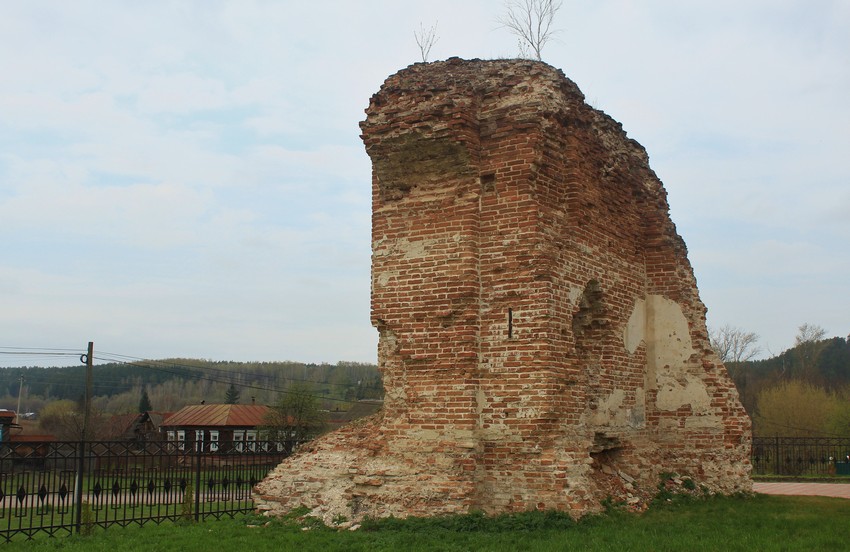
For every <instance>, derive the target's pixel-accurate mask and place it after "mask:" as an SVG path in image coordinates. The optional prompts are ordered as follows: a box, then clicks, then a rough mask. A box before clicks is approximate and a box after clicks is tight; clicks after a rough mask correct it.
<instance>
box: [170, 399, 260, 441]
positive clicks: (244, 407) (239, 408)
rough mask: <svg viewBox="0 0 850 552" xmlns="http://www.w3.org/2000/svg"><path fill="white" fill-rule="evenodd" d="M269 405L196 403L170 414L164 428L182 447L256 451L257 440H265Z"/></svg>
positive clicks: (172, 439) (171, 439) (171, 438)
mask: <svg viewBox="0 0 850 552" xmlns="http://www.w3.org/2000/svg"><path fill="white" fill-rule="evenodd" d="M268 409H269V408H268V407H267V406H264V405H256V404H195V405H190V406H185V407H183V408H181V409H180V410H178V411H177V412H175V413H174V414H172V415H171V416H168V417H167V418H166V419H165V420H164V421H163V422H162V426H161V430H162V432H163V433H164V434H165V438H166V439H167V440H168V441H169V442H172V443H174V444H175V446H176V447H177V448H178V449H179V450H186V451H199V450H203V451H209V452H219V451H221V452H228V451H231V450H234V451H236V452H245V451H252V452H253V451H256V448H257V445H256V441H258V440H262V435H261V428H262V426H263V424H264V418H265V416H266V413H267V412H268ZM263 448H267V446H266V445H265V444H264V445H263Z"/></svg>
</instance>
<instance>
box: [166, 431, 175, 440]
mask: <svg viewBox="0 0 850 552" xmlns="http://www.w3.org/2000/svg"><path fill="white" fill-rule="evenodd" d="M166 439H167V440H169V441H173V440H174V439H175V435H174V432H173V431H167V432H166Z"/></svg>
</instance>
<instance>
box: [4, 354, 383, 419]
mask: <svg viewBox="0 0 850 552" xmlns="http://www.w3.org/2000/svg"><path fill="white" fill-rule="evenodd" d="M21 376H23V378H24V385H23V393H22V395H21V412H22V413H24V412H36V413H37V412H39V411H40V410H41V408H42V407H43V406H44V405H45V404H47V403H48V402H52V401H57V400H62V399H65V400H72V401H81V399H82V397H83V396H84V392H85V366H82V365H77V366H69V367H56V368H6V369H3V370H0V394H1V395H0V408H8V409H13V410H14V409H16V408H17V405H18V390H19V389H20V377H21ZM293 384H305V385H306V388H307V389H309V390H310V392H311V393H313V394H315V395H317V396H320V397H321V398H322V401H323V403H324V407H325V408H327V409H329V410H336V409H339V410H347V409H348V405H349V404H350V403H351V402H352V401H357V400H358V399H364V398H365V399H374V398H381V396H382V394H383V389H382V386H381V378H380V374H379V373H378V370H377V366H375V365H373V364H363V363H357V362H339V363H337V364H302V363H298V362H254V363H244V362H213V361H205V360H193V359H166V360H157V361H138V362H131V363H110V364H100V365H96V366H94V369H93V396H94V399H93V406H94V408H95V409H97V410H98V411H99V412H101V413H105V414H121V413H127V412H136V411H137V410H138V406H139V402H140V400H141V397H142V393H143V391H147V395H148V398H149V400H150V406H151V409H152V410H157V411H175V410H178V409H179V408H181V407H183V406H185V405H186V404H197V403H200V402H201V401H206V402H207V403H224V402H227V401H228V399H230V400H231V402H236V403H242V404H249V403H251V402H252V400H253V401H255V402H256V403H258V404H272V403H274V402H276V401H277V400H278V399H279V397H280V394H281V393H285V392H286V390H287V389H288V388H289V387H290V386H292V385H293Z"/></svg>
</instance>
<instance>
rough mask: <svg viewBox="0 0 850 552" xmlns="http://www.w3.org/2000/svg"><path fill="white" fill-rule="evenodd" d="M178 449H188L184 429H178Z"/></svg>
mask: <svg viewBox="0 0 850 552" xmlns="http://www.w3.org/2000/svg"><path fill="white" fill-rule="evenodd" d="M177 450H186V432H185V431H183V430H182V429H181V430H178V431H177Z"/></svg>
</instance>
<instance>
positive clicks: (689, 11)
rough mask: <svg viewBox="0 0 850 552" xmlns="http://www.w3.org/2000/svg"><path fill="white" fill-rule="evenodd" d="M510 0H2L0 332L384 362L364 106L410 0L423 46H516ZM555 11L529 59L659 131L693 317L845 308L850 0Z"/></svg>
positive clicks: (764, 337) (413, 53)
mask: <svg viewBox="0 0 850 552" xmlns="http://www.w3.org/2000/svg"><path fill="white" fill-rule="evenodd" d="M501 6H502V4H501V2H498V1H494V0H490V1H483V0H429V1H428V2H422V1H406V0H396V1H392V2H390V1H389V0H358V1H356V2H352V1H342V0H340V1H322V0H315V1H312V2H290V1H282V0H281V1H248V0H238V1H233V2H223V1H209V0H204V1H197V2H192V1H188V0H187V1H176V2H160V1H156V0H152V1H146V2H131V1H123V2H122V1H108V2H107V1H101V2H89V1H84V0H75V1H74V2H66V1H58V0H57V1H37V0H31V1H27V2H14V1H4V2H0V347H11V348H25V347H26V348H29V347H48V348H79V349H81V350H82V349H84V348H85V345H86V343H87V342H88V341H94V342H95V350H96V354H97V351H105V352H110V353H116V354H122V355H130V356H135V357H143V358H164V357H196V358H208V359H213V360H246V361H247V360H296V361H305V362H336V361H339V360H353V361H364V362H374V361H375V360H376V358H377V352H376V342H377V333H376V331H375V330H374V329H373V328H372V327H371V325H370V323H369V256H370V244H369V242H370V163H369V159H368V157H367V156H366V154H365V152H364V149H363V146H362V143H361V141H360V139H359V128H358V122H359V121H360V120H362V119H363V118H364V113H363V110H364V109H365V108H366V106H367V105H368V100H369V97H370V96H371V95H372V94H373V93H374V92H376V91H377V90H378V88H379V87H380V85H381V83H382V82H383V81H384V79H385V78H386V77H387V76H389V75H390V74H392V73H395V72H396V71H398V70H399V69H401V68H403V67H405V66H407V65H409V64H411V63H413V62H416V61H418V60H419V50H418V48H417V46H416V42H415V40H414V37H413V31H414V29H416V28H418V27H419V24H420V22H421V23H423V24H424V25H425V26H430V25H432V24H434V23H436V24H437V34H438V36H439V40H438V42H437V43H436V45H435V46H434V48H433V50H432V52H431V58H432V59H445V58H448V57H451V56H460V57H463V58H497V57H514V56H515V55H516V53H517V51H518V49H517V46H516V40H515V39H514V38H513V37H512V35H510V34H509V33H508V32H507V31H506V30H504V29H501V28H499V26H498V23H496V19H497V17H498V16H499V15H500V12H501V11H502V8H501ZM556 26H557V27H558V28H560V29H561V32H560V33H559V34H558V36H557V41H556V42H552V43H550V44H549V45H548V46H547V47H546V48H545V50H544V60H545V61H547V62H549V63H550V64H552V65H554V66H555V67H558V68H560V69H563V71H564V72H565V73H566V75H567V76H568V77H570V78H571V79H572V80H574V81H575V82H576V83H577V84H578V86H579V87H580V88H581V89H582V91H583V92H584V94H585V95H586V97H587V99H588V102H590V103H591V105H593V106H595V107H597V108H599V109H602V110H603V111H605V112H606V113H608V114H609V115H610V116H612V117H613V118H614V119H616V120H617V121H620V122H621V123H622V124H623V127H624V128H625V130H626V131H627V132H628V134H629V136H630V137H632V138H634V139H636V140H637V141H638V142H640V143H641V144H642V145H643V146H644V147H645V148H646V149H647V151H648V153H649V156H650V163H651V166H652V168H653V169H654V170H655V171H656V173H657V174H658V175H659V177H660V178H661V180H662V181H663V182H664V184H665V187H666V189H667V191H668V193H669V201H670V205H671V216H672V218H673V221H674V222H675V223H676V225H677V227H678V230H679V233H680V234H681V235H682V236H683V237H684V239H685V241H686V243H687V244H688V248H689V251H690V260H691V263H692V264H693V266H694V270H695V273H696V276H697V281H698V283H699V288H700V293H701V297H702V299H703V301H704V302H705V303H706V305H707V307H708V310H709V312H708V321H709V325H710V326H714V327H719V326H721V325H724V324H731V325H734V326H738V327H741V328H743V329H746V330H749V331H754V332H756V333H758V334H759V335H760V336H761V345H762V346H763V347H764V348H765V349H766V350H769V351H772V352H773V353H774V354H776V353H779V352H781V351H782V350H784V349H786V348H788V347H790V346H792V345H793V340H794V336H795V334H796V331H797V327H798V326H799V325H800V324H802V323H804V322H809V323H813V324H818V325H820V326H823V327H824V328H825V329H826V330H827V334H828V335H830V336H834V335H837V336H846V335H847V334H848V333H850V293H848V281H850V182H848V162H850V138H849V137H850V101H848V98H850V2H847V1H845V0H836V1H828V0H799V1H782V0H748V1H747V2H740V1H739V0H735V1H732V0H710V1H701V0H694V1H688V2H682V1H681V0H643V1H626V0H620V1H617V0H610V1H607V0H593V1H589V0H582V1H570V0H567V1H566V2H565V3H564V7H563V9H562V10H561V12H560V13H559V16H558V19H557V21H556ZM7 350H8V349H7ZM72 360H73V359H72ZM37 362H38V363H41V364H48V365H50V364H55V363H56V362H54V361H51V360H50V359H47V360H43V359H38V358H24V357H18V356H14V355H6V356H5V357H3V355H0V366H3V365H5V366H9V365H21V364H31V365H32V364H35V363H37ZM72 363H73V362H72Z"/></svg>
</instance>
